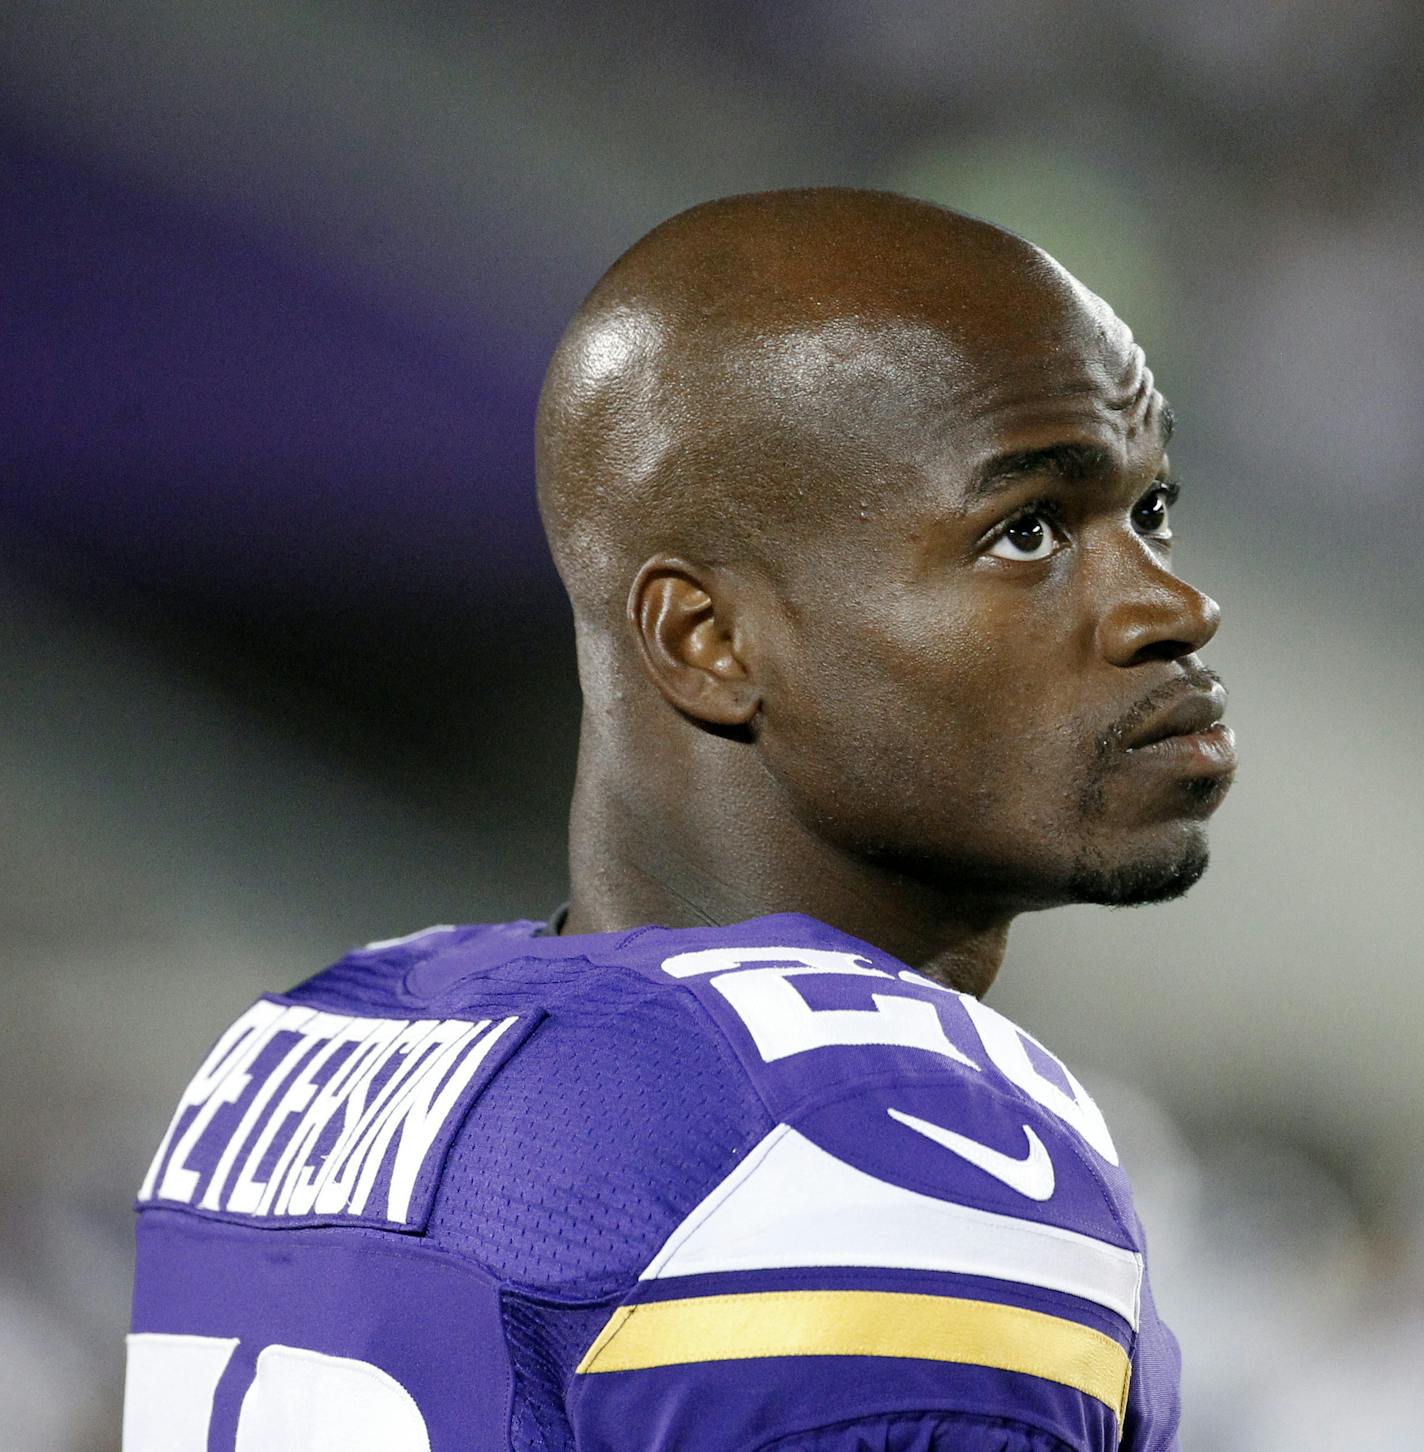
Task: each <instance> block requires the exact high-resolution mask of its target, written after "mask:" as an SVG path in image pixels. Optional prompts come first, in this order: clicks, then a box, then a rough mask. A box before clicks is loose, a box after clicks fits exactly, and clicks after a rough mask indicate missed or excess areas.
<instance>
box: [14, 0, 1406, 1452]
mask: <svg viewBox="0 0 1424 1452" xmlns="http://www.w3.org/2000/svg"><path fill="white" fill-rule="evenodd" d="M1421 57H1424V10H1421V9H1420V8H1419V7H1418V6H1414V5H1410V4H1408V3H1407V0H1355V3H1353V4H1351V5H1348V6H1342V5H1339V4H1335V3H1331V0H1293V3H1284V0H1281V3H1267V0H1194V3H1192V4H1190V5H1156V4H1143V3H1140V0H1092V3H1080V4H1077V5H1073V6H1069V5H1063V4H1057V5H1056V4H1052V3H1048V0H1038V3H1032V0H1028V3H1011V4H1003V3H994V0H973V3H968V0H939V3H933V0H926V3H918V4H912V3H908V0H904V3H855V0H778V3H775V4H766V5H739V4H728V3H719V0H662V3H660V4H658V5H656V6H652V5H638V4H632V3H627V4H610V3H590V4H584V5H560V4H557V3H552V0H481V3H478V4H468V3H456V0H404V3H400V4H396V3H390V0H385V3H380V0H289V3H286V4H274V5H265V4H261V5H259V4H249V5H230V4H224V3H218V0H125V3H123V4H119V5H108V6H94V5H83V4H78V3H73V0H51V3H24V0H19V3H16V0H11V3H9V4H6V5H4V6H3V7H0V168H3V170H0V176H3V184H4V193H3V207H0V256H3V265H4V282H3V294H4V306H3V323H0V328H3V337H4V364H5V366H4V382H3V385H2V386H0V464H3V474H0V478H3V485H0V604H3V609H0V669H3V673H4V679H5V689H4V691H3V694H0V714H3V721H4V729H3V731H0V783H3V788H2V789H0V801H3V810H4V813H5V831H4V833H3V836H0V942H3V944H4V957H5V967H4V975H5V979H4V989H5V1005H6V1007H5V1012H4V1015H3V1018H0V1092H3V1095H4V1101H3V1105H4V1107H3V1112H0V1232H3V1240H0V1243H3V1245H4V1246H5V1254H4V1256H3V1258H0V1421H3V1424H4V1427H5V1431H4V1433H3V1436H0V1440H3V1442H4V1444H5V1445H6V1446H8V1447H14V1448H16V1449H24V1452H51V1449H53V1452H98V1449H113V1448H115V1447H116V1446H117V1425H118V1401H119V1393H120V1385H121V1378H122V1336H123V1331H124V1324H125V1318H126V1312H127V1307H126V1300H127V1281H128V1268H129V1243H130V1224H129V1209H128V1205H129V1198H130V1195H131V1194H132V1191H133V1188H134V1186H135V1185H136V1184H137V1181H138V1179H139V1177H140V1176H141V1173H142V1170H143V1168H144V1166H145V1165H146V1162H147V1158H148V1155H149V1152H150V1150H151V1148H152V1145H153V1143H154V1142H155V1140H156V1138H157V1136H158V1134H159V1133H160V1131H161V1127H162V1125H163V1123H164V1122H165V1120H166V1117H167V1112H168V1106H169V1103H170V1101H171V1100H172V1098H173V1096H174V1095H175V1094H176V1092H177V1090H178V1089H179V1087H180V1085H181V1084H182V1082H183V1081H184V1080H185V1077H186V1074H187V1072H188V1070H189V1069H190V1067H191V1065H192V1063H193V1061H194V1057H195V1055H196V1054H197V1053H198V1051H199V1050H200V1049H201V1048H202V1046H203V1045H204V1044H205V1043H207V1042H208V1041H209V1040H210V1039H211V1038H212V1037H213V1036H214V1035H215V1034H216V1033H217V1031H218V1030H219V1029H220V1028H221V1027H222V1026H223V1025H225V1024H226V1022H227V1021H228V1020H229V1018H230V1017H231V1016H232V1015H233V1014H234V1013H235V1012H236V1011H237V1010H238V1009H239V1008H240V1007H241V1006H242V1005H244V1004H245V1003H246V1002H247V1001H248V1000H249V999H250V998H251V997H252V996H253V995H254V994H256V993H257V992H258V991H259V990H261V989H264V988H269V987H281V986H285V985H286V984H288V983H289V982H291V981H294V980H295V979H296V978H299V977H302V976H304V975H305V974H306V973H307V972H309V971H311V970H314V969H315V968H317V967H318V966H320V965H321V964H323V963H324V962H326V961H328V960H329V959H330V958H331V957H333V956H335V955H336V954H338V953H339V952H341V951H343V950H344V949H345V948H346V947H348V946H350V945H352V944H354V943H357V942H361V941H364V940H366V939H369V938H373V937H382V936H390V935H393V934H397V933H401V932H405V931H408V930H411V929H414V928H416V927H419V926H422V925H424V924H426V923H429V922H436V921H461V920H464V921H472V920H481V919H491V918H502V917H510V916H542V915H543V914H544V913H545V912H546V911H547V910H548V909H550V908H552V907H553V906H554V905H555V904H556V903H557V902H558V901H559V900H560V898H561V896H562V894H563V888H564V864H563V855H562V854H563V812H564V807H565V801H566V796H567V792H568V789H569V785H570V781H571V777H572V764H573V744H574V739H575V731H576V724H577V720H576V718H577V697H576V688H575V684H574V678H573V662H572V652H571V646H570V635H569V626H568V620H567V617H566V614H565V611H564V608H563V605H562V601H561V599H560V596H559V594H558V589H557V584H556V581H555V578H554V575H553V572H552V570H551V568H550V566H549V564H548V561H547V560H546V558H545V555H544V551H543V547H542V543H541V540H540V537H539V532H538V526H537V521H536V517H535V513H534V508H533V502H532V494H531V446H530V424H531V415H532V409H533V404H534V399H535V394H536V390H537V387H538V382H539V378H540V374H541V371H542V367H543V364H544V360H545V359H546V357H547V355H548V353H549V350H550V348H551V347H552V345H553V342H554V340H555V338H556V337H557V335H558V332H559V330H560V328H561V326H562V323H563V321H564V320H565V318H566V317H567V316H568V314H569V312H570V311H571V309H572V308H573V307H574V306H575V304H576V303H577V301H578V300H579V298H580V296H581V295H582V294H583V292H584V291H585V290H586V289H587V287H588V286H589V285H590V284H591V283H592V282H593V280H594V278H595V277H596V276H597V275H598V273H599V272H600V271H601V270H602V268H603V267H604V266H605V265H606V264H607V263H608V262H609V261H610V260H611V259H612V258H613V257H614V256H615V255H616V254H617V253H618V252H619V251H620V250H621V249H622V248H623V247H624V246H625V245H626V244H628V243H629V242H631V241H632V240H633V239H634V238H635V237H637V236H638V235H639V234H640V233H642V232H643V231H644V230H645V229H646V228H647V227H649V226H650V225H651V224H652V223H654V222H656V221H657V220H659V219H660V218H662V217H663V216H665V215H667V214H669V213H671V212H674V211H676V210H678V209H679V208H681V207H683V206H685V205H688V204H690V203H692V202H694V201H697V200H700V199H702V198H705V197H707V196H710V195H715V194H719V193H727V192H734V191H745V190H753V189H759V188H763V187H772V186H785V185H799V184H811V183H830V182H842V183H846V182H848V183H855V184H862V185H872V186H887V187H892V188H898V189H901V190H906V191H910V192H913V193H916V194H918V195H921V196H925V197H929V198H932V199H935V200H940V201H944V202H948V203H951V204H953V205H956V206H959V207H962V208H965V209H968V210H970V211H975V212H978V213H980V214H982V215H984V216H987V217H989V218H991V219H993V220H996V221H999V222H1001V223H1005V224H1007V225H1009V226H1012V227H1015V228H1017V229H1019V230H1021V231H1023V232H1025V233H1026V234H1027V235H1028V236H1030V237H1032V238H1033V239H1034V240H1036V241H1038V242H1040V243H1042V244H1044V245H1045V246H1047V247H1048V248H1049V249H1050V250H1051V251H1053V252H1055V253H1056V254H1057V255H1058V256H1059V257H1060V258H1061V259H1062V260H1063V261H1064V262H1065V263H1066V264H1067V265H1068V266H1069V267H1071V268H1072V269H1074V270H1075V271H1077V272H1078V273H1079V274H1080V275H1081V276H1082V277H1083V278H1084V279H1085V280H1086V281H1087V282H1088V283H1089V284H1090V285H1092V286H1094V287H1096V288H1097V289H1098V290H1100V291H1101V292H1103V293H1104V294H1105V295H1106V296H1107V297H1108V298H1109V299H1110V300H1111V301H1112V302H1113V303H1114V304H1115V305H1116V306H1117V307H1118V309H1119V311H1120V312H1121V313H1122V314H1123V315H1124V316H1125V317H1126V318H1127V319H1128V320H1129V322H1131V323H1132V324H1133V326H1134V327H1135V328H1136V329H1137V331H1138V334H1139V336H1140V337H1141V338H1142V339H1143V341H1144V342H1145V344H1146V346H1147V350H1148V354H1149V357H1150V358H1151V359H1152V361H1153V363H1154V366H1155V368H1156V370H1157V372H1158V376H1159V378H1160V379H1161V380H1162V381H1163V383H1164V385H1165V387H1166V389H1167V391H1168V392H1169V394H1170V396H1171V397H1172V399H1173V401H1174V404H1175V406H1176V408H1177V410H1178V413H1179V415H1180V417H1181V420H1182V426H1181V428H1180V431H1179V438H1180V445H1179V447H1177V448H1175V449H1174V462H1176V463H1177V465H1178V466H1179V469H1180V472H1181V473H1182V475H1183V476H1184V478H1185V480H1186V482H1187V493H1186V495H1185V497H1184V501H1183V503H1182V505H1181V507H1180V510H1179V513H1178V515H1177V521H1178V524H1179V534H1180V537H1181V541H1182V542H1181V544H1180V545H1179V550H1180V560H1181V563H1182V565H1183V566H1184V567H1185V568H1186V569H1187V570H1188V571H1190V572H1191V574H1192V575H1193V577H1194V578H1196V579H1197V580H1198V581H1199V582H1200V583H1202V584H1204V585H1205V586H1206V587H1207V588H1209V589H1211V590H1212V591H1213V593H1216V594H1217V595H1218V597H1219V598H1220V599H1221V600H1222V601H1223V602H1224V604H1225V607H1226V625H1225V628H1224V629H1223V631H1222V634H1221V636H1220V637H1219V640H1218V643H1217V644H1216V645H1214V646H1213V648H1212V651H1211V654H1210V657H1209V658H1210V659H1212V660H1213V661H1214V663H1215V664H1216V665H1217V666H1218V667H1219V668H1220V669H1221V670H1222V671H1223V672H1224V673H1225V675H1226V677H1227V680H1228V683H1229V684H1231V685H1232V686H1233V687H1234V704H1233V708H1232V718H1233V720H1234V722H1235V724H1236V726H1237V730H1238V733H1239V736H1240V739H1241V743H1242V749H1243V757H1244V761H1245V766H1244V768H1243V771H1242V774H1241V780H1240V783H1239V785H1238V788H1237V791H1236V794H1235V795H1234V797H1233V799H1232V801H1231V802H1230V804H1229V805H1228V807H1227V808H1226V809H1225V810H1224V812H1223V814H1222V816H1221V818H1220V820H1219V822H1218V825H1217V828H1216V832H1215V847H1216V865H1215V868H1214V870H1213V872H1212V873H1211V874H1210V875H1209V876H1208V878H1207V880H1206V881H1205V882H1204V883H1203V885H1202V886H1201V887H1200V888H1198V889H1197V891H1196V892H1195V893H1193V894H1192V895H1191V897H1189V898H1188V899H1187V900H1186V901H1184V902H1183V903H1180V904H1176V905H1173V906H1171V907H1168V908H1163V909H1158V910H1155V911H1151V912H1144V913H1116V914H1113V913H1106V912H1102V911H1097V910H1074V911H1071V912H1066V913H1056V914H1050V915H1046V916H1043V917H1041V918H1039V919H1036V920H1034V921H1031V922H1025V923H1024V924H1022V925H1021V927H1020V929H1019V930H1018V931H1017V933H1016V936H1015V940H1014V943H1013V945H1012V951H1011V959H1010V964H1009V966H1008V967H1007V969H1006V971H1005V973H1004V976H1003V979H1002V981H1001V986H1000V987H998V988H996V990H995V992H994V995H993V1001H994V1002H995V1003H996V1005H997V1006H999V1007H1000V1008H1001V1009H1002V1010H1003V1011H1005V1012H1008V1013H1010V1014H1011V1015H1013V1016H1014V1017H1016V1018H1018V1019H1019V1020H1020V1021H1021V1022H1023V1023H1024V1024H1026V1025H1027V1026H1029V1027H1030V1028H1032V1029H1033V1030H1035V1031H1036V1032H1037V1033H1039V1035H1040V1036H1041V1037H1043V1038H1044V1039H1046V1040H1047V1041H1048V1042H1049V1043H1050V1044H1052V1045H1053V1046H1054V1047H1055V1048H1057V1049H1058V1050H1059V1051H1060V1052H1061V1053H1062V1054H1063V1055H1064V1056H1065V1057H1067V1058H1068V1059H1069V1061H1070V1062H1072V1063H1073V1064H1074V1065H1075V1067H1077V1068H1078V1070H1079V1073H1080V1075H1081V1077H1083V1078H1084V1080H1085V1081H1086V1082H1087V1083H1088V1084H1089V1085H1090V1087H1092V1088H1093V1089H1094V1090H1095V1091H1096V1092H1097V1093H1098V1095H1099V1097H1100V1099H1101V1100H1102V1101H1104V1103H1105V1107H1106V1108H1107V1110H1108V1113H1109V1118H1110V1119H1111V1120H1112V1122H1113V1123H1114V1126H1115V1129H1116V1132H1117V1134H1118V1137H1119V1141H1120V1143H1122V1144H1123V1146H1124V1150H1125V1155H1126V1157H1127V1159H1128V1162H1129V1165H1130V1167H1131V1168H1132V1169H1133V1171H1134V1174H1135V1176H1136V1179H1137V1183H1138V1185H1139V1188H1140V1194H1141V1199H1142V1201H1143V1211H1144V1218H1145V1219H1146V1220H1147V1223H1148V1225H1149V1229H1150V1230H1151V1232H1152V1234H1153V1238H1154V1254H1155V1257H1156V1266H1157V1269H1156V1279H1157V1283H1158V1295H1159V1300H1160V1301H1161V1302H1162V1303H1163V1306H1164V1309H1165V1312H1166V1314H1167V1316H1168V1318H1169V1319H1170V1320H1171V1321H1172V1322H1173V1323H1174V1325H1175V1326H1176V1329H1177V1330H1178V1333H1179V1335H1180V1336H1181V1339H1182V1341H1183V1343H1184V1346H1185V1351H1186V1358H1187V1373H1186V1394H1187V1422H1186V1427H1185V1446H1186V1448H1187V1452H1203V1449H1214V1452H1221V1449H1229V1452H1236V1449H1240V1452H1278V1449H1279V1452H1284V1449H1290V1452H1305V1449H1314V1448H1322V1449H1323V1448H1332V1449H1333V1448H1338V1447H1340V1446H1346V1445H1348V1446H1357V1445H1366V1444H1367V1445H1379V1446H1390V1447H1403V1446H1408V1445H1418V1438H1419V1426H1420V1420H1421V1416H1424V1389H1421V1385H1420V1378H1419V1375H1418V1369H1419V1366H1420V1364H1421V1360H1424V1309H1421V1307H1424V1298H1421V1295H1420V1292H1421V1290H1424V1211H1422V1210H1421V1204H1424V1201H1421V1195H1424V1116H1421V1112H1420V1110H1421V1104H1424V1052H1422V1051H1421V1050H1422V1049H1424V1037H1422V1036H1421V1023H1424V974H1421V972H1420V953H1419V947H1418V942H1419V935H1418V931H1417V927H1416V919H1415V917H1414V913H1415V911H1416V909H1414V908H1411V907H1410V906H1409V904H1410V903H1411V902H1414V901H1416V899H1415V897H1414V889H1415V884H1416V879H1417V877H1418V868H1419V864H1420V861H1421V849H1424V812H1421V806H1424V786H1421V770H1420V766H1419V760H1418V743H1419V734H1420V725H1419V723H1420V721H1421V719H1424V673H1421V669H1420V667H1421V665H1424V647H1422V646H1421V644H1420V626H1421V624H1424V610H1421V596H1420V583H1421V579H1424V575H1421V569H1420V564H1419V551H1420V542H1421V531H1422V530H1424V504H1421V491H1420V479H1419V461H1420V459H1421V458H1424V439H1421V434H1424V408H1421V401H1424V343H1421V338H1424V286H1421V284H1422V283H1424V260H1422V259H1424V254H1421V250H1420V246H1419V235H1420V229H1421V225H1422V224H1424V145H1421V143H1424V91H1421V88H1420V86H1419V83H1418V81H1419V74H1420V69H1419V63H1420V60H1421Z"/></svg>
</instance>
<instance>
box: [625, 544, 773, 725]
mask: <svg viewBox="0 0 1424 1452" xmlns="http://www.w3.org/2000/svg"><path fill="white" fill-rule="evenodd" d="M732 614H733V611H732V601H731V599H730V598H729V596H728V594H727V592H726V591H725V589H724V588H723V582H719V581H717V580H716V578H715V572H713V571H710V570H707V569H705V568H703V567H701V566H698V565H692V564H689V563H688V562H687V561H686V560H683V559H678V558H676V557H675V556H669V555H654V556H653V558H652V559H650V560H648V561H646V562H645V563H644V565H643V567H642V569H640V570H639V571H638V575H637V578H636V579H635V580H634V581H633V588H632V589H631V590H630V591H629V593H628V619H629V622H630V623H631V625H632V627H633V631H634V634H635V636H636V637H637V641H638V646H639V650H640V654H641V656H642V661H643V669H644V670H645V671H646V672H647V674H648V677H649V679H650V680H651V681H652V683H653V684H654V685H655V686H656V687H657V688H658V690H659V691H661V692H662V694H663V697H664V699H665V700H667V701H668V702H669V704H671V705H673V706H675V707H677V709H678V710H679V711H681V712H683V713H684V714H685V715H687V716H691V717H692V718H693V719H694V720H696V721H705V722H707V723H708V724H709V725H714V726H745V725H746V724H747V723H748V722H749V721H750V720H751V719H752V717H753V716H755V715H756V711H757V707H758V706H759V705H760V704H761V697H760V694H759V692H758V691H757V689H756V687H755V685H754V684H753V682H752V680H751V678H750V676H749V675H748V673H747V669H746V666H745V665H744V664H743V661H742V659H741V657H740V655H739V654H738V650H737V635H736V631H735V630H734V628H733V623H734V622H733V619H732Z"/></svg>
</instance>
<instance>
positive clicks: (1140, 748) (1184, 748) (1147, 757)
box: [1122, 686, 1236, 777]
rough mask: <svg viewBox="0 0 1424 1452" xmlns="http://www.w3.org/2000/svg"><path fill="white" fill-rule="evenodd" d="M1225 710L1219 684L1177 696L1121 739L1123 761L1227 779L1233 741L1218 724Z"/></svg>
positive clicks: (1232, 760)
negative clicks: (1124, 758) (1124, 757)
mask: <svg viewBox="0 0 1424 1452" xmlns="http://www.w3.org/2000/svg"><path fill="white" fill-rule="evenodd" d="M1225 710H1226V692H1225V691H1224V690H1222V689H1221V687H1220V686H1216V687H1214V688H1213V689H1212V690H1209V691H1192V692H1190V693H1189V694H1187V695H1184V696H1178V697H1177V698H1176V699H1175V700H1173V701H1170V702H1168V703H1167V704H1166V705H1165V706H1163V707H1162V708H1161V709H1160V710H1158V711H1156V712H1154V713H1153V714H1152V715H1151V716H1149V717H1148V718H1147V719H1146V720H1145V721H1144V722H1142V724H1141V725H1139V726H1138V727H1137V728H1136V729H1135V730H1134V731H1132V732H1131V733H1130V734H1129V735H1127V736H1126V737H1125V738H1124V740H1123V743H1122V744H1123V746H1124V748H1125V749H1126V754H1127V758H1128V759H1129V760H1130V761H1134V762H1141V763H1144V764H1146V763H1148V762H1152V763H1154V764H1155V765H1157V766H1158V767H1159V768H1161V769H1163V770H1166V771H1169V772H1171V773H1172V774H1173V775H1182V776H1192V777H1197V776H1202V777H1225V776H1229V775H1230V774H1231V773H1232V772H1234V771H1235V770H1236V738H1235V736H1234V735H1233V734H1232V731H1231V728H1230V727H1229V726H1227V725H1225V724H1223V722H1222V719H1221V718H1222V715H1223V714H1224V712H1225Z"/></svg>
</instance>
